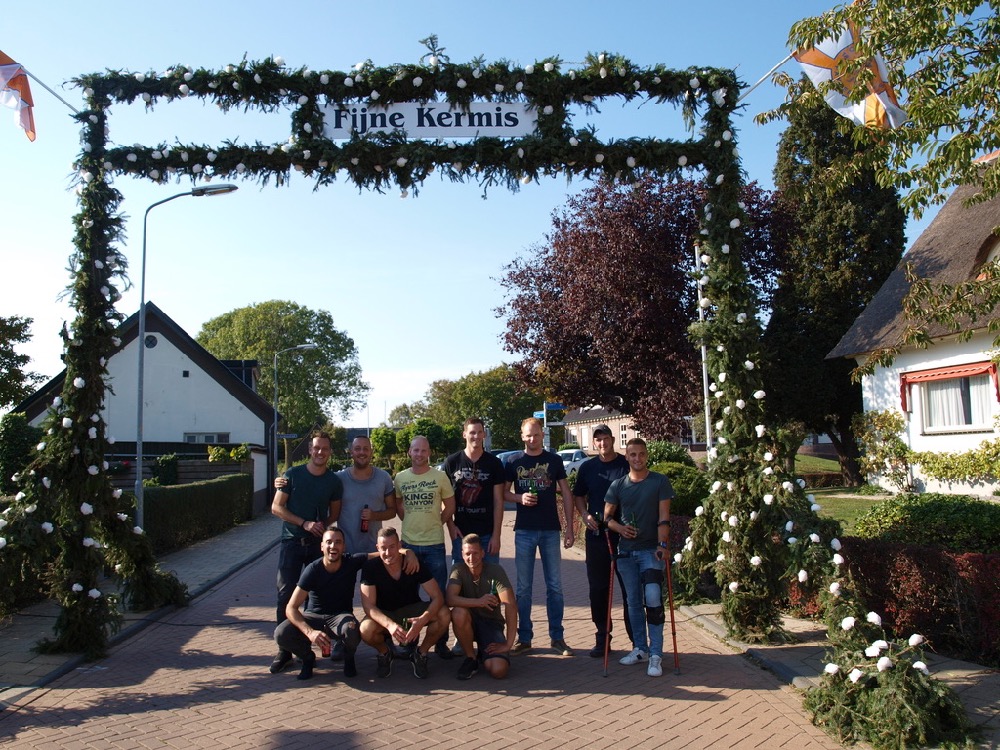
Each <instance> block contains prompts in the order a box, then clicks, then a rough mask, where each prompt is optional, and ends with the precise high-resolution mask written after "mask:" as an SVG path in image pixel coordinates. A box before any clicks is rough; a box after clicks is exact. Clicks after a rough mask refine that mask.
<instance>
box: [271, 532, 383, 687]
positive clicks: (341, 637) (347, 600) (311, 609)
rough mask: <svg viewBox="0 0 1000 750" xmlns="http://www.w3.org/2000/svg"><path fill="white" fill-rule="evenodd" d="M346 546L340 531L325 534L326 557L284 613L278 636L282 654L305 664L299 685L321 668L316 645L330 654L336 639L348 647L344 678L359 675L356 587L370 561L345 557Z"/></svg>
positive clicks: (307, 573)
mask: <svg viewBox="0 0 1000 750" xmlns="http://www.w3.org/2000/svg"><path fill="white" fill-rule="evenodd" d="M344 545H345V541H344V532H343V531H341V530H340V529H338V528H329V529H327V530H326V531H325V532H323V540H322V542H320V547H321V549H322V550H323V557H322V558H320V559H319V560H316V561H315V562H312V563H310V564H309V565H307V566H306V567H305V569H304V570H303V571H302V575H301V576H300V577H299V583H298V585H297V586H296V587H295V590H294V591H293V592H292V597H291V599H289V601H288V605H287V606H286V607H285V616H286V617H287V619H286V620H285V621H284V622H282V623H281V624H280V625H278V627H277V628H276V629H275V631H274V641H275V643H277V644H278V648H279V649H281V650H282V651H287V652H290V653H292V654H295V656H297V657H299V658H300V659H301V660H302V670H301V671H300V672H299V679H300V680H308V679H309V678H310V677H312V673H313V667H314V666H315V664H316V654H315V653H313V650H312V647H313V645H314V644H315V645H316V646H319V648H320V650H321V651H323V652H324V653H326V652H329V650H330V648H331V645H332V641H333V640H334V639H335V640H338V641H341V642H342V643H343V644H344V646H345V654H344V676H345V677H354V676H355V675H356V674H357V673H358V670H357V667H356V666H355V663H354V652H355V651H356V650H357V648H358V643H359V642H360V640H361V637H360V635H359V634H358V621H357V619H356V618H355V617H354V613H353V612H352V609H353V607H354V585H355V583H356V582H357V579H358V571H359V570H361V567H362V566H363V565H364V564H365V562H367V560H368V555H365V554H358V555H349V556H345V555H344ZM303 604H305V605H306V608H305V611H304V612H303V611H302V610H301V609H300V608H301V607H302V605H303Z"/></svg>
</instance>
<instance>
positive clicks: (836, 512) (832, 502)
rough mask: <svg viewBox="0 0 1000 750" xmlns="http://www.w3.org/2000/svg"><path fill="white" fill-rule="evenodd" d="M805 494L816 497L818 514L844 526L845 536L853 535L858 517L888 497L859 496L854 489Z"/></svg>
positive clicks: (841, 488)
mask: <svg viewBox="0 0 1000 750" xmlns="http://www.w3.org/2000/svg"><path fill="white" fill-rule="evenodd" d="M807 492H810V493H812V494H813V495H815V496H816V502H817V503H818V504H819V505H820V506H821V510H820V512H819V514H820V515H821V516H826V517H828V518H836V519H837V520H838V521H840V522H841V523H842V524H843V525H844V533H845V534H853V533H854V523H855V521H857V520H858V517H859V516H860V515H862V514H863V513H864V512H865V511H866V510H868V509H869V508H870V507H872V506H873V505H874V504H875V503H877V502H879V501H881V500H885V499H886V498H887V497H889V495H859V494H857V493H858V491H857V488H855V487H825V488H823V489H817V490H807Z"/></svg>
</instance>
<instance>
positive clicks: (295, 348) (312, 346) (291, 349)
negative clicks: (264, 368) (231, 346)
mask: <svg viewBox="0 0 1000 750" xmlns="http://www.w3.org/2000/svg"><path fill="white" fill-rule="evenodd" d="M318 346H319V345H318V344H299V345H298V346H290V347H288V348H287V349H282V350H280V351H277V352H275V353H274V424H273V425H272V431H273V433H274V471H275V473H277V471H278V355H279V354H284V353H285V352H299V351H306V350H308V349H316V348H317V347H318Z"/></svg>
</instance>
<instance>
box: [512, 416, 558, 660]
mask: <svg viewBox="0 0 1000 750" xmlns="http://www.w3.org/2000/svg"><path fill="white" fill-rule="evenodd" d="M521 439H522V440H523V441H524V453H522V454H521V455H520V456H518V457H516V458H513V459H512V460H510V461H509V462H508V463H507V466H506V479H507V482H508V483H509V485H510V487H509V489H507V490H506V492H505V495H504V499H505V500H507V501H508V502H512V503H517V516H516V517H515V520H514V565H515V567H516V569H517V584H516V592H515V596H516V598H517V643H515V644H514V647H513V648H512V649H511V651H510V653H511V655H512V656H517V655H518V654H523V653H526V652H527V651H530V650H531V639H532V636H533V635H534V630H533V628H532V623H531V595H532V578H533V577H534V573H535V555H536V554H538V555H540V556H541V558H542V572H543V574H544V577H545V609H546V613H547V614H548V618H549V638H550V639H551V645H552V648H553V649H554V650H555V651H556V653H558V654H561V655H562V656H572V655H573V649H571V648H570V647H569V646H567V645H566V641H565V640H564V639H563V624H562V619H563V610H564V608H565V600H564V597H563V591H562V574H561V572H560V559H561V558H560V552H559V530H560V526H559V508H558V505H557V503H558V498H559V497H561V498H562V504H563V515H564V517H565V519H566V535H565V537H564V539H563V546H565V547H572V546H573V541H574V533H573V496H572V494H570V490H569V484H567V482H566V469H565V467H564V466H563V462H562V459H560V458H559V456H557V455H556V454H554V453H550V452H549V451H547V450H544V449H543V448H542V421H541V420H540V419H536V418H534V417H529V418H528V419H525V420H524V421H523V422H522V423H521Z"/></svg>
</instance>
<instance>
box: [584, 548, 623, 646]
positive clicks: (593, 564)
mask: <svg viewBox="0 0 1000 750" xmlns="http://www.w3.org/2000/svg"><path fill="white" fill-rule="evenodd" d="M585 534H586V539H587V542H586V550H587V584H588V586H589V588H590V617H591V619H592V620H593V621H594V626H595V627H596V628H597V634H598V635H603V634H604V633H605V631H607V629H608V598H609V597H608V594H609V591H608V584H609V583H610V582H611V554H610V553H609V551H608V537H607V536H606V532H605V531H601V532H600V533H599V534H595V533H594V532H593V531H590V530H589V529H588V530H587V531H586V532H585ZM611 548H612V549H613V550H617V549H618V534H615V533H614V532H611ZM615 577H616V578H617V579H618V590H619V591H621V594H622V610H623V611H622V617H623V619H624V620H625V632H626V633H628V637H629V640H630V641H631V640H632V623H630V622H629V619H628V600H627V599H626V597H625V585H624V584H623V583H622V578H621V576H620V575H618V571H617V570H616V571H615ZM613 623H614V618H613V617H612V624H613Z"/></svg>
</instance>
